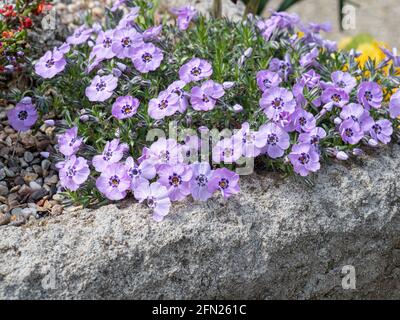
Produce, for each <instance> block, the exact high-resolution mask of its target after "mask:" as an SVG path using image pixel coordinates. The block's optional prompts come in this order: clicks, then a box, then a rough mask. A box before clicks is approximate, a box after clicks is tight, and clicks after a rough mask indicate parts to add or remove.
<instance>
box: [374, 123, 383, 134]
mask: <svg viewBox="0 0 400 320" xmlns="http://www.w3.org/2000/svg"><path fill="white" fill-rule="evenodd" d="M372 130H374V131H375V133H376V134H380V133H381V132H382V127H381V126H380V125H379V124H376V123H375V124H374V125H373V126H372Z"/></svg>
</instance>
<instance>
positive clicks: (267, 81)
mask: <svg viewBox="0 0 400 320" xmlns="http://www.w3.org/2000/svg"><path fill="white" fill-rule="evenodd" d="M263 83H264V86H265V87H266V88H269V87H270V85H271V81H270V80H269V79H264V81H263Z"/></svg>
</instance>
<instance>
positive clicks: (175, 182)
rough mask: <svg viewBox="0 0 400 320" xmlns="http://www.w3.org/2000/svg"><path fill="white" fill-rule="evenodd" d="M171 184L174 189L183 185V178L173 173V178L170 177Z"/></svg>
mask: <svg viewBox="0 0 400 320" xmlns="http://www.w3.org/2000/svg"><path fill="white" fill-rule="evenodd" d="M168 180H169V184H170V185H171V186H173V187H178V186H179V185H181V184H182V177H181V176H180V175H178V174H177V173H173V174H172V176H169V177H168Z"/></svg>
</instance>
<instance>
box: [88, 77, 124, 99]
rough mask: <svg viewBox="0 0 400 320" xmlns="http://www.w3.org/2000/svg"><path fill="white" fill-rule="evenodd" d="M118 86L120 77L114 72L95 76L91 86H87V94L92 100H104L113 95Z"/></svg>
mask: <svg viewBox="0 0 400 320" xmlns="http://www.w3.org/2000/svg"><path fill="white" fill-rule="evenodd" d="M117 86H118V78H116V77H114V76H113V75H112V74H109V75H107V76H102V77H101V76H95V77H94V78H93V80H92V82H91V84H90V86H89V87H87V88H86V91H85V94H86V97H88V99H89V100H90V101H100V102H103V101H105V100H107V99H108V98H110V97H111V96H112V95H113V93H114V89H115V88H116V87H117Z"/></svg>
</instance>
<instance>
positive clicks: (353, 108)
mask: <svg viewBox="0 0 400 320" xmlns="http://www.w3.org/2000/svg"><path fill="white" fill-rule="evenodd" d="M340 117H341V118H342V119H343V120H347V119H351V120H352V121H354V122H356V123H358V124H359V125H360V127H361V129H362V130H363V131H364V132H367V131H369V130H370V129H371V127H372V126H373V124H374V120H373V119H372V117H371V116H370V114H369V112H368V111H367V110H365V109H364V108H363V106H362V105H360V104H358V103H349V104H348V105H346V106H344V107H343V109H342V111H341V112H340Z"/></svg>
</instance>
